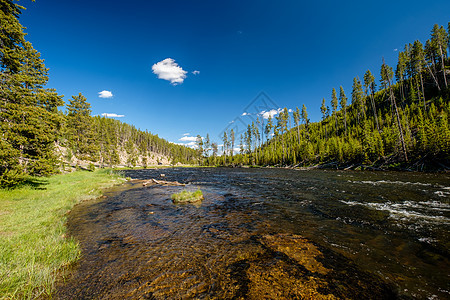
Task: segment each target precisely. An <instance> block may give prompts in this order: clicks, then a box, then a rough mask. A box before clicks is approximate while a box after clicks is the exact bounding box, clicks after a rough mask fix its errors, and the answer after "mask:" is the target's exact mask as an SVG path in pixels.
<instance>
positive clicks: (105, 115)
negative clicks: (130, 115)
mask: <svg viewBox="0 0 450 300" xmlns="http://www.w3.org/2000/svg"><path fill="white" fill-rule="evenodd" d="M102 116H104V117H107V118H123V117H125V115H118V114H114V113H102Z"/></svg>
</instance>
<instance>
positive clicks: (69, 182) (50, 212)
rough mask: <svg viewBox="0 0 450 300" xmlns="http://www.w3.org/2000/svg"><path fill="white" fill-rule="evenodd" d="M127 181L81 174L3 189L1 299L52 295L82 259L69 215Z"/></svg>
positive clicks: (102, 172) (0, 196)
mask: <svg viewBox="0 0 450 300" xmlns="http://www.w3.org/2000/svg"><path fill="white" fill-rule="evenodd" d="M122 181H123V179H122V178H120V177H119V176H118V175H117V174H111V173H110V172H109V171H107V170H100V171H96V172H86V171H78V172H74V173H70V174H65V175H57V176H53V177H50V178H46V179H42V178H40V179H36V181H34V182H33V183H32V184H30V185H26V186H23V187H21V188H18V189H14V190H1V189H0V299H24V298H25V299H30V298H37V297H39V296H43V295H50V294H51V292H52V290H53V287H54V283H55V279H56V277H57V275H58V274H60V272H61V270H62V269H64V268H65V267H67V266H69V265H70V264H71V263H73V262H74V261H76V260H77V258H78V257H79V255H80V248H79V245H78V243H77V242H76V241H75V240H73V239H72V238H67V237H66V227H65V222H66V219H67V214H68V212H69V211H70V210H71V209H72V207H73V206H74V205H75V204H76V203H78V202H80V201H82V200H88V199H92V198H96V197H98V196H100V195H101V189H102V188H106V187H109V186H112V185H114V184H117V183H119V182H122Z"/></svg>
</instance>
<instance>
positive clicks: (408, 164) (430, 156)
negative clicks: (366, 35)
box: [197, 23, 450, 171]
mask: <svg viewBox="0 0 450 300" xmlns="http://www.w3.org/2000/svg"><path fill="white" fill-rule="evenodd" d="M449 33H450V23H449V24H448V27H447V30H446V29H445V28H444V27H443V26H439V25H437V24H436V25H434V26H433V28H432V30H431V37H430V39H429V40H427V41H425V43H422V42H420V41H418V40H416V41H414V42H413V43H409V44H407V45H405V46H404V49H403V51H399V52H398V62H397V65H396V67H395V68H393V67H392V66H389V65H387V64H386V63H385V61H384V59H381V66H380V69H379V70H376V71H371V70H367V71H366V72H365V74H360V75H361V76H356V77H354V78H353V85H352V91H351V92H350V93H348V92H346V91H344V89H343V87H342V86H340V87H339V88H337V89H336V88H333V89H332V90H331V91H330V95H329V97H327V98H328V100H327V99H326V98H323V99H322V100H321V101H319V100H318V102H317V106H318V107H320V111H321V112H322V120H321V121H320V122H310V120H309V118H308V111H307V108H306V106H305V105H302V106H301V107H302V108H301V109H299V108H298V107H297V108H296V109H288V108H284V110H281V111H279V112H278V113H277V115H276V116H275V117H274V118H273V119H272V117H269V118H268V119H265V118H263V117H262V115H259V116H258V118H257V120H256V122H253V123H252V124H249V125H248V127H247V130H246V131H245V132H244V133H243V134H241V135H240V136H235V135H236V134H235V132H234V131H233V130H231V131H230V132H224V135H223V138H222V142H223V148H222V150H223V153H224V154H223V155H221V156H218V155H217V153H218V145H217V143H214V142H210V140H209V136H207V138H206V139H202V138H201V137H199V138H198V141H197V143H198V146H199V149H200V150H199V151H200V153H202V155H203V157H204V159H203V164H205V165H225V166H228V165H234V166H235V165H263V166H296V167H302V166H303V167H304V166H328V167H343V168H351V167H363V168H364V167H365V168H372V169H373V168H402V169H410V170H419V171H420V170H428V169H441V170H449V168H450V127H449V121H448V117H449V115H450V88H449V86H448V84H449V82H448V81H449V74H450V70H449V65H450V60H449V58H448V56H447V48H448V44H449ZM377 73H378V74H379V75H378V79H377V78H376V77H375V76H376V74H377ZM350 101H351V103H350ZM349 103H350V104H349ZM338 108H340V109H338ZM292 125H293V126H292ZM235 145H238V147H239V148H240V151H239V152H238V153H236V150H235Z"/></svg>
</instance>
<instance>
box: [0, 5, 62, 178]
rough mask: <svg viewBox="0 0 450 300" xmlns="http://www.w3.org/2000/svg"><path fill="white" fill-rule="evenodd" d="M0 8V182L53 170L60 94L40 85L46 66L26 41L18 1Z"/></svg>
mask: <svg viewBox="0 0 450 300" xmlns="http://www.w3.org/2000/svg"><path fill="white" fill-rule="evenodd" d="M1 8H2V9H1V10H0V24H1V30H0V44H1V45H2V46H1V47H0V63H1V64H0V84H1V87H2V88H1V89H0V99H1V106H0V107H1V109H0V129H1V132H2V135H1V136H0V178H1V179H0V184H1V185H2V186H11V185H15V184H19V183H20V182H22V181H23V180H24V178H25V177H26V175H39V176H41V175H48V174H52V173H54V172H56V171H57V167H58V161H57V159H56V157H55V155H54V149H53V147H54V143H55V141H56V138H57V132H58V130H59V129H60V124H61V118H60V115H59V114H58V111H57V108H58V106H61V105H62V104H63V100H62V96H59V95H58V94H57V93H56V92H55V91H54V90H52V89H46V88H44V86H45V85H46V84H47V81H48V76H47V75H48V70H47V69H46V68H45V66H44V61H43V60H42V59H41V58H40V54H39V53H38V52H37V51H36V50H35V49H33V46H32V45H31V43H29V42H27V41H26V40H25V34H24V32H23V27H22V26H21V25H20V23H19V20H18V17H19V15H20V12H21V11H20V10H21V9H22V7H21V6H18V5H17V4H15V3H13V1H9V0H2V1H1Z"/></svg>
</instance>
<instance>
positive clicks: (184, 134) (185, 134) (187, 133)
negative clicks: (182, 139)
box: [183, 132, 191, 136]
mask: <svg viewBox="0 0 450 300" xmlns="http://www.w3.org/2000/svg"><path fill="white" fill-rule="evenodd" d="M187 135H191V134H190V133H189V132H186V133H183V136H187Z"/></svg>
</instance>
